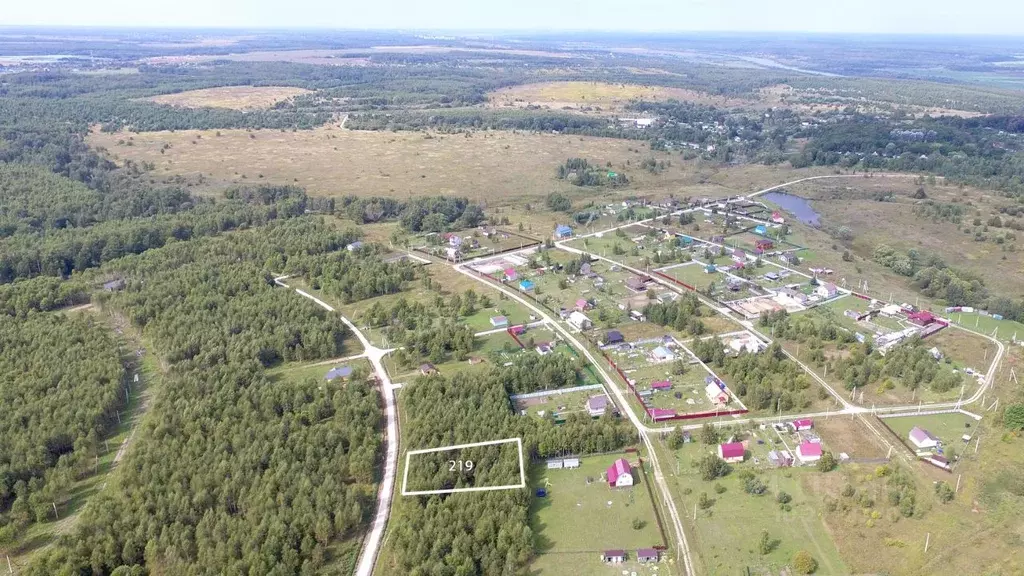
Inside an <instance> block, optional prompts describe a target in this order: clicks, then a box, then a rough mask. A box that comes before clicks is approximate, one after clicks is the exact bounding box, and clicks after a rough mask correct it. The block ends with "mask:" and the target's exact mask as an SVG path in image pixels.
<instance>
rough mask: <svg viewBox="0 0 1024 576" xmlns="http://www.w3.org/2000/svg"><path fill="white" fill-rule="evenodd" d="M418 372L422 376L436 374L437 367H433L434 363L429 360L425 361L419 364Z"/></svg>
mask: <svg viewBox="0 0 1024 576" xmlns="http://www.w3.org/2000/svg"><path fill="white" fill-rule="evenodd" d="M420 374H422V375H424V376H430V375H431V374H437V368H435V367H434V365H433V364H431V363H430V362H427V363H425V364H420Z"/></svg>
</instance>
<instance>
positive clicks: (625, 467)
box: [606, 458, 633, 488]
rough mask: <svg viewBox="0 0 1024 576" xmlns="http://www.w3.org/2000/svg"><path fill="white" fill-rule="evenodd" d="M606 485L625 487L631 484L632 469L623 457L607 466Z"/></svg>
mask: <svg viewBox="0 0 1024 576" xmlns="http://www.w3.org/2000/svg"><path fill="white" fill-rule="evenodd" d="M606 474H607V476H608V486H610V487H612V488H625V487H628V486H632V485H633V471H632V469H631V468H630V466H629V462H627V461H626V459H625V458H619V459H618V460H616V461H615V462H614V463H612V465H611V466H609V467H608V471H607V473H606Z"/></svg>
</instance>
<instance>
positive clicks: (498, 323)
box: [491, 316, 508, 328]
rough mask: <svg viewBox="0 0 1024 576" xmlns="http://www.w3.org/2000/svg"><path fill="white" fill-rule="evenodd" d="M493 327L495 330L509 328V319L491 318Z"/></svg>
mask: <svg viewBox="0 0 1024 576" xmlns="http://www.w3.org/2000/svg"><path fill="white" fill-rule="evenodd" d="M491 326H493V327H495V328H505V327H507V326H508V318H506V317H504V316H491Z"/></svg>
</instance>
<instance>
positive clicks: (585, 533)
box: [530, 454, 665, 576]
mask: <svg viewBox="0 0 1024 576" xmlns="http://www.w3.org/2000/svg"><path fill="white" fill-rule="evenodd" d="M620 457H625V458H626V459H627V460H628V461H629V462H630V464H631V465H632V471H633V476H634V479H635V484H634V485H633V486H632V487H629V488H609V487H608V484H607V482H605V481H603V479H602V476H603V475H604V473H605V470H606V469H607V468H608V467H609V466H610V465H611V464H612V462H614V461H615V460H616V459H617V458H620ZM636 463H637V461H636V454H607V455H600V456H582V457H581V462H580V468H578V469H572V470H569V469H560V470H548V469H546V467H545V465H544V464H543V463H541V464H538V465H534V466H532V467H531V468H530V486H531V492H534V491H535V490H536V489H537V488H544V489H545V490H546V491H547V496H545V497H537V496H536V495H535V494H531V498H533V502H532V504H531V507H530V518H531V529H532V530H533V532H534V538H535V542H536V545H535V546H536V550H537V553H538V556H537V558H536V559H535V560H534V562H533V564H531V566H530V568H531V573H533V574H545V575H547V574H550V575H552V576H556V575H557V576H560V575H562V574H568V575H578V576H587V575H590V574H609V575H612V574H615V575H618V574H620V573H621V570H622V569H623V568H624V567H632V566H637V567H638V566H639V564H637V563H636V562H627V563H625V564H618V565H614V566H607V565H604V564H603V563H602V562H601V561H600V553H601V551H602V550H608V549H624V550H626V551H627V554H628V556H629V557H630V558H635V556H636V549H637V548H649V547H653V546H660V545H662V544H663V541H662V537H661V534H660V532H659V529H658V521H657V517H656V516H655V509H654V504H653V502H652V501H651V496H650V492H648V486H647V482H648V481H649V480H648V476H647V475H641V474H640V472H639V470H638V468H637V466H636ZM588 480H589V482H588ZM634 521H637V522H634ZM635 526H640V528H636V527H635ZM630 569H631V570H633V569H635V568H630ZM664 570H665V568H662V569H661V571H664ZM637 573H638V574H653V573H657V572H655V571H653V570H651V569H647V570H646V571H638V572H637Z"/></svg>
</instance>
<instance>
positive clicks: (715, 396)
mask: <svg viewBox="0 0 1024 576" xmlns="http://www.w3.org/2000/svg"><path fill="white" fill-rule="evenodd" d="M704 393H705V394H707V395H708V400H710V401H711V403H712V404H725V403H726V402H728V401H729V395H728V394H726V393H725V391H723V390H722V389H721V388H719V387H718V385H717V384H713V383H712V384H708V385H707V386H705V387H704Z"/></svg>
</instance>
